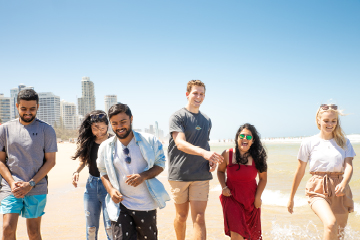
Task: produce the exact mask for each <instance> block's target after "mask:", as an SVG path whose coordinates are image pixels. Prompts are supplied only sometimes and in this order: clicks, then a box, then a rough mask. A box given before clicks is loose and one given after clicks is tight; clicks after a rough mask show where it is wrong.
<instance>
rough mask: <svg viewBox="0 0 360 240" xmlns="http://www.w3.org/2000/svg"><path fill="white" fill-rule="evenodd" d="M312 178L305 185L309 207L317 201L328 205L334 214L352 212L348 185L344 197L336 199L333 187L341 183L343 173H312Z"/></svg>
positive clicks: (352, 205) (352, 207)
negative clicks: (322, 201)
mask: <svg viewBox="0 0 360 240" xmlns="http://www.w3.org/2000/svg"><path fill="white" fill-rule="evenodd" d="M311 174H312V175H313V176H312V177H311V178H310V179H309V181H308V182H307V183H306V189H305V193H306V196H307V198H308V202H309V204H310V206H312V205H313V204H314V202H316V201H317V200H325V201H327V202H328V203H329V205H330V207H331V210H332V211H333V213H334V214H344V213H350V212H353V211H354V201H353V200H352V193H351V189H350V187H349V185H347V186H346V188H345V195H344V196H339V197H337V196H336V195H335V187H336V186H337V185H338V184H339V183H340V182H341V181H342V179H343V176H342V175H343V173H335V172H328V173H326V172H316V173H314V172H312V173H311Z"/></svg>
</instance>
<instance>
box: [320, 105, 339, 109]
mask: <svg viewBox="0 0 360 240" xmlns="http://www.w3.org/2000/svg"><path fill="white" fill-rule="evenodd" d="M320 108H321V109H322V110H329V108H330V109H332V110H337V109H338V107H337V106H336V105H335V104H321V105H320Z"/></svg>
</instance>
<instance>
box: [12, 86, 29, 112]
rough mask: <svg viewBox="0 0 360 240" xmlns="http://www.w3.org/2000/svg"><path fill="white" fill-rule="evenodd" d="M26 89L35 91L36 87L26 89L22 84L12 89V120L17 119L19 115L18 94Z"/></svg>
mask: <svg viewBox="0 0 360 240" xmlns="http://www.w3.org/2000/svg"><path fill="white" fill-rule="evenodd" d="M24 89H33V90H34V87H26V86H25V85H24V84H20V85H19V86H17V87H16V88H12V89H10V119H15V118H17V117H18V115H19V113H18V110H17V108H16V102H17V96H18V93H19V92H20V91H21V90H24Z"/></svg>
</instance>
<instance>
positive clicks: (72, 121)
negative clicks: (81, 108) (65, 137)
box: [60, 100, 79, 130]
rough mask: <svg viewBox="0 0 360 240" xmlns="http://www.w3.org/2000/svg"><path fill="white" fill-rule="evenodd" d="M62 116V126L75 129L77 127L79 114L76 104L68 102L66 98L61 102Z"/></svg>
mask: <svg viewBox="0 0 360 240" xmlns="http://www.w3.org/2000/svg"><path fill="white" fill-rule="evenodd" d="M60 117H61V123H62V127H63V128H64V129H69V130H74V129H77V127H78V125H79V123H78V119H79V118H78V116H77V114H76V105H75V103H72V102H66V101H65V100H61V102H60Z"/></svg>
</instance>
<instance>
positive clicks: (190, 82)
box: [186, 80, 206, 93]
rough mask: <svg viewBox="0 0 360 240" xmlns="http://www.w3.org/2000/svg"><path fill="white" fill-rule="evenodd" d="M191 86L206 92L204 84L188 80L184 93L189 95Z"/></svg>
mask: <svg viewBox="0 0 360 240" xmlns="http://www.w3.org/2000/svg"><path fill="white" fill-rule="evenodd" d="M193 86H200V87H204V90H205V91H206V88H205V84H204V83H203V82H202V81H200V80H190V81H189V82H188V83H187V86H186V92H188V93H190V92H191V88H192V87H193Z"/></svg>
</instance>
